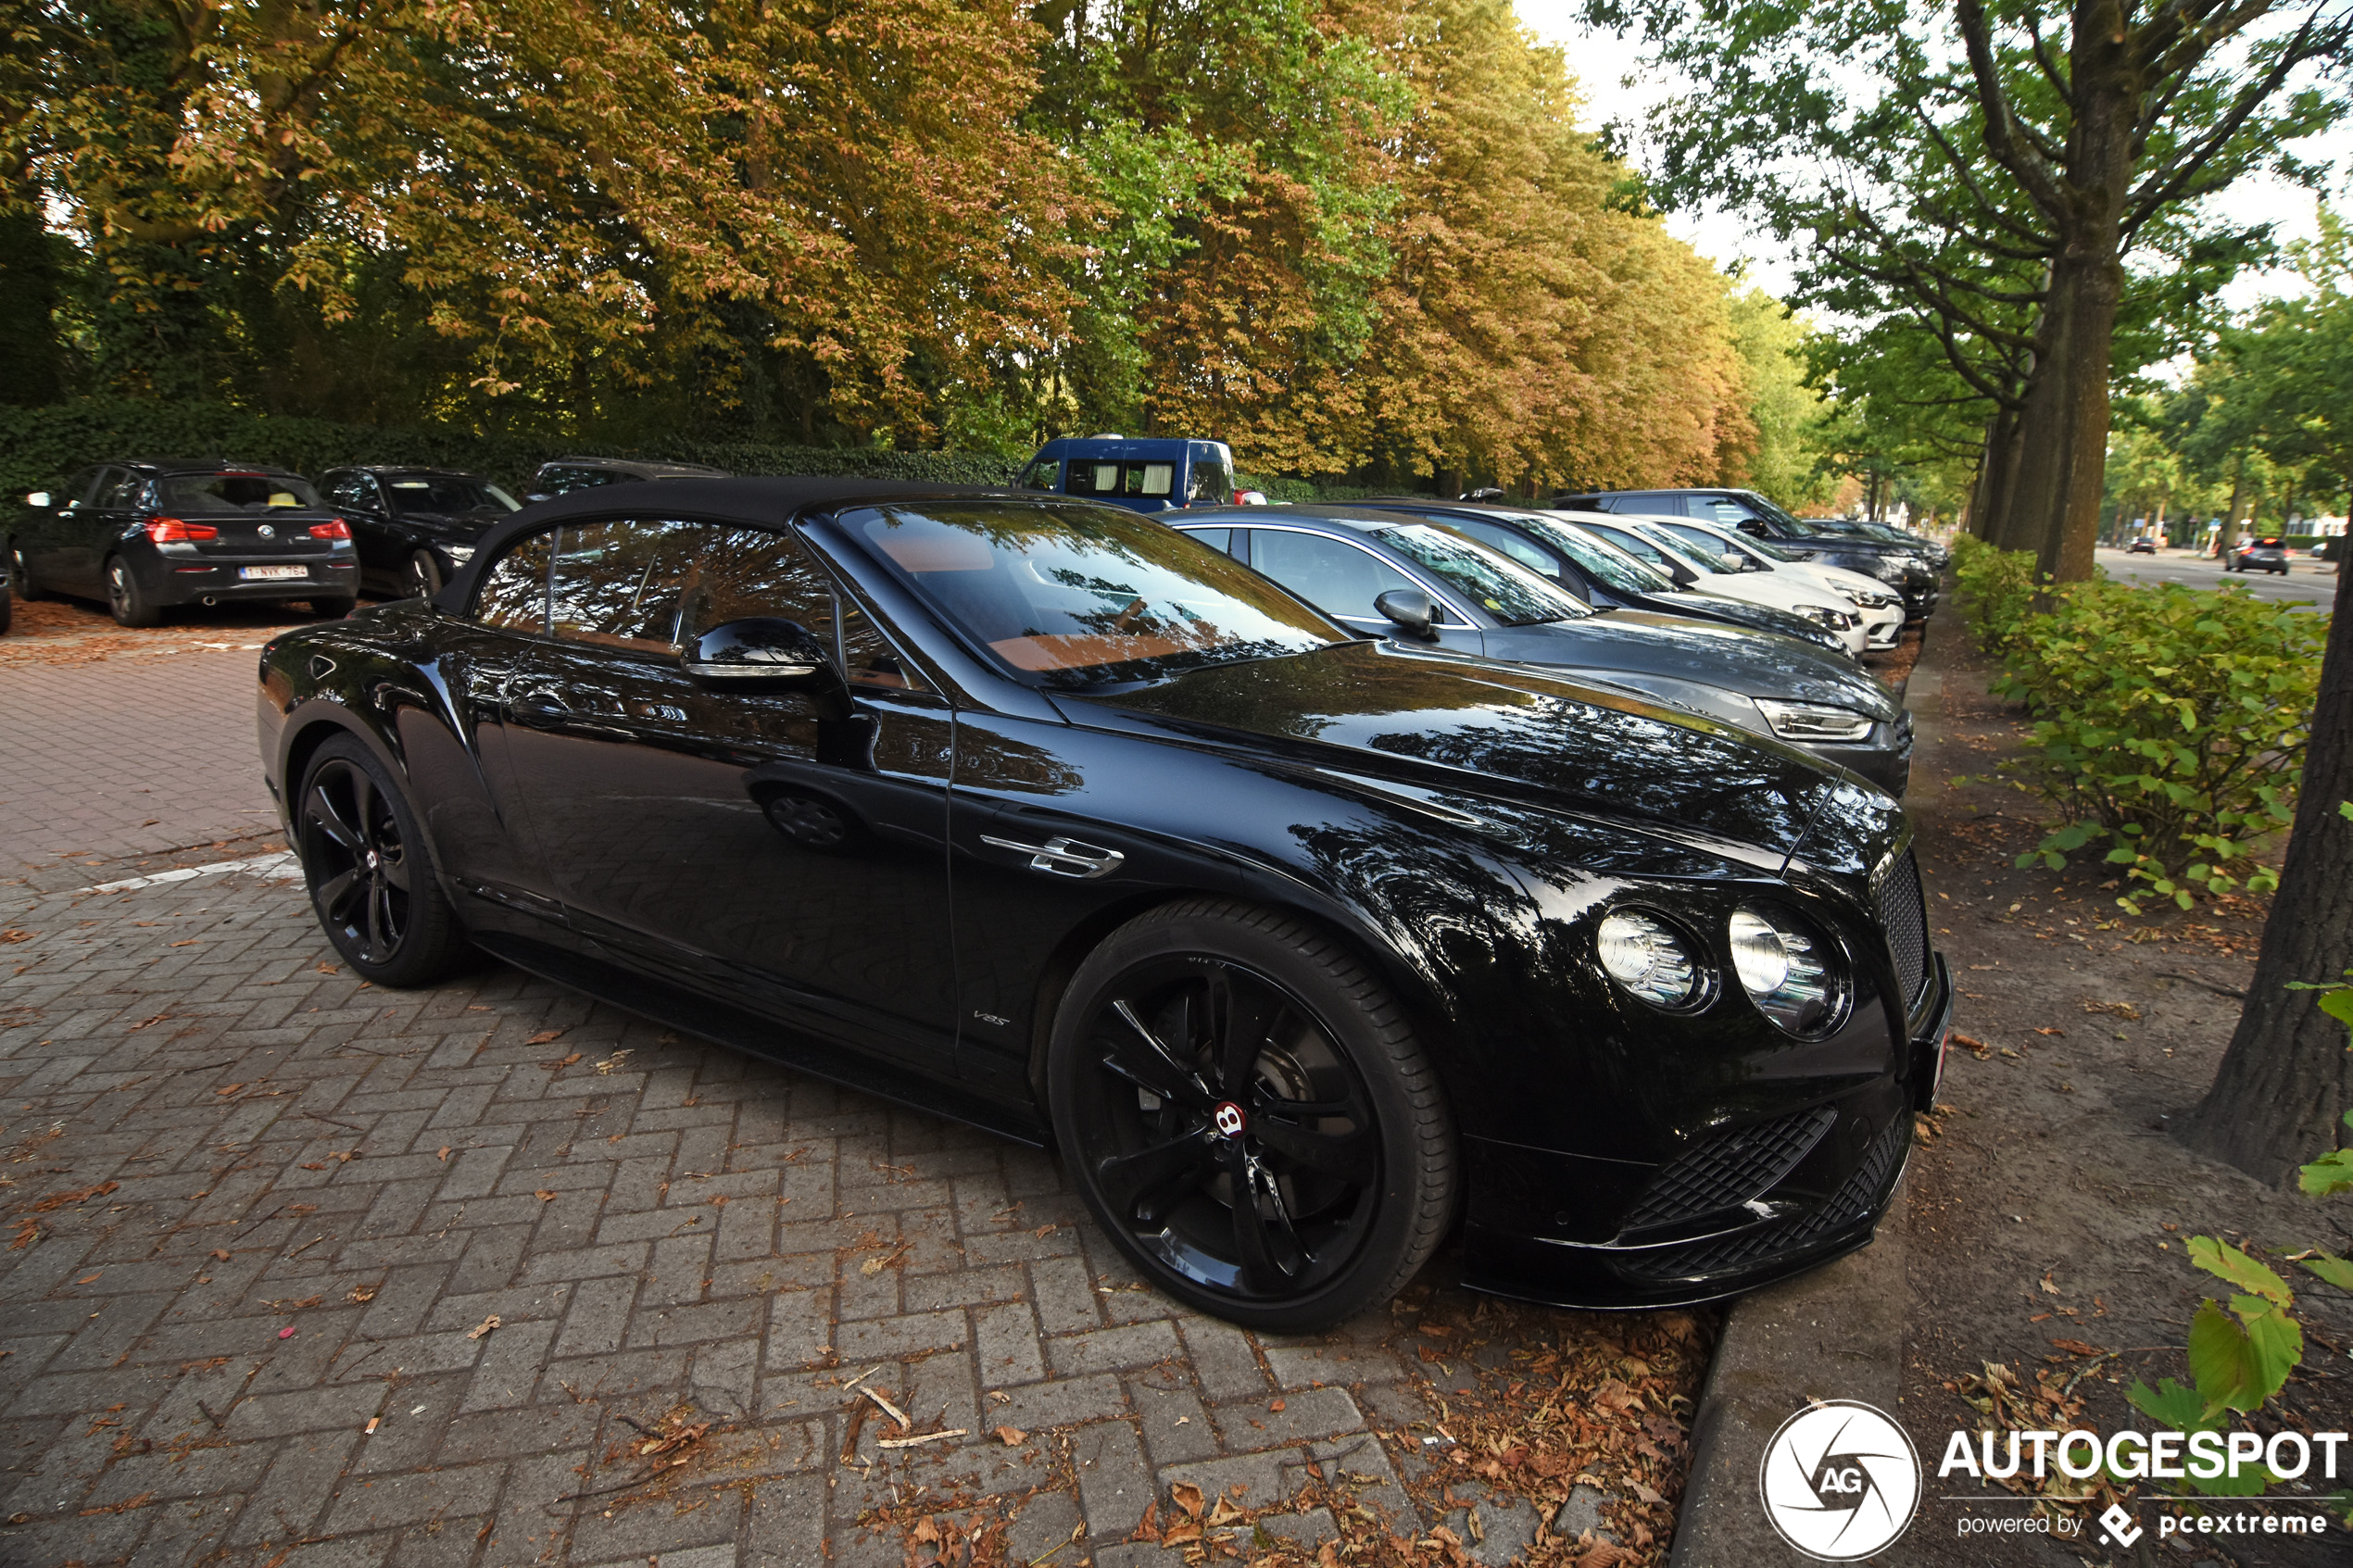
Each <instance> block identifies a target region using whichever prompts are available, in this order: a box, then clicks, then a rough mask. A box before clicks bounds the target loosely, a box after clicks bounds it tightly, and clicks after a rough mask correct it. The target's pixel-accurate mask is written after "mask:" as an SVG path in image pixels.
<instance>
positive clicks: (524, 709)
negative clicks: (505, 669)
mask: <svg viewBox="0 0 2353 1568" xmlns="http://www.w3.org/2000/svg"><path fill="white" fill-rule="evenodd" d="M507 706H508V707H509V708H511V709H514V710H515V711H516V712H518V713H547V714H566V713H570V712H571V711H572V704H570V703H568V702H566V701H565V700H564V699H563V696H562V695H561V694H560V693H559V692H556V691H555V690H553V689H552V688H549V687H545V686H543V687H541V688H540V689H539V690H537V691H533V692H525V693H523V694H522V696H510V697H508V698H507Z"/></svg>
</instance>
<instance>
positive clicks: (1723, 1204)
mask: <svg viewBox="0 0 2353 1568" xmlns="http://www.w3.org/2000/svg"><path fill="white" fill-rule="evenodd" d="M1837 1120H1838V1111H1837V1110H1835V1109H1834V1108H1832V1107H1831V1106H1827V1105H1825V1106H1818V1107H1816V1108H1815V1109H1814V1110H1806V1111H1801V1112H1799V1113H1798V1114H1797V1115H1795V1116H1782V1117H1778V1118H1776V1119H1775V1120H1773V1121H1770V1122H1759V1123H1756V1124H1755V1126H1753V1127H1743V1128H1741V1129H1740V1130H1739V1131H1738V1132H1732V1133H1726V1134H1725V1135H1723V1136H1721V1137H1715V1138H1710V1139H1708V1140H1707V1141H1706V1142H1705V1143H1703V1144H1701V1145H1700V1146H1699V1147H1698V1148H1692V1149H1689V1150H1687V1151H1685V1152H1684V1154H1683V1155H1682V1156H1681V1157H1680V1158H1679V1159H1676V1160H1671V1161H1669V1162H1668V1163H1667V1164H1666V1165H1664V1166H1662V1167H1661V1168H1660V1169H1659V1171H1658V1173H1657V1174H1655V1175H1654V1176H1652V1177H1651V1180H1650V1185H1648V1186H1646V1187H1644V1188H1643V1189H1642V1197H1641V1198H1638V1199H1636V1200H1635V1204H1634V1208H1633V1210H1632V1211H1631V1212H1630V1213H1629V1214H1628V1215H1627V1216H1626V1228H1627V1229H1629V1230H1636V1229H1642V1228H1644V1227H1647V1226H1650V1225H1666V1224H1673V1223H1675V1222H1677V1221H1679V1220H1691V1219H1696V1218H1698V1217H1699V1216H1701V1215H1703V1214H1713V1213H1716V1212H1718V1211H1719V1210H1725V1209H1732V1208H1737V1207H1738V1206H1739V1205H1741V1204H1743V1203H1745V1202H1747V1201H1748V1200H1749V1199H1750V1198H1757V1197H1761V1196H1763V1195H1764V1193H1766V1192H1767V1191H1768V1190H1769V1189H1770V1188H1771V1186H1772V1185H1773V1184H1774V1183H1775V1182H1778V1181H1780V1179H1781V1178H1782V1177H1783V1176H1786V1175H1788V1174H1789V1173H1790V1172H1791V1171H1792V1170H1793V1169H1795V1168H1796V1165H1797V1162H1798V1161H1799V1160H1803V1159H1805V1158H1806V1155H1807V1154H1808V1153H1810V1152H1811V1151H1812V1149H1813V1148H1814V1146H1815V1145H1816V1144H1818V1143H1819V1142H1821V1141H1822V1135H1823V1134H1824V1133H1827V1132H1829V1131H1830V1130H1831V1124H1832V1123H1835V1122H1836V1121H1837Z"/></svg>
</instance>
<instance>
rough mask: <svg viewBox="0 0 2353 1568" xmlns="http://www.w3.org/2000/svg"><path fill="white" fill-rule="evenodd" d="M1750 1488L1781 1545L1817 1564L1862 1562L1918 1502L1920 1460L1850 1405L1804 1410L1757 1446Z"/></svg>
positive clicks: (1865, 1411) (1900, 1529) (1876, 1415)
mask: <svg viewBox="0 0 2353 1568" xmlns="http://www.w3.org/2000/svg"><path fill="white" fill-rule="evenodd" d="M1757 1487H1758V1489H1759V1490H1760V1491H1761V1492H1762V1493H1763V1494H1764V1499H1765V1516H1766V1517H1767V1518H1768V1519H1769V1520H1771V1521H1772V1522H1773V1528H1774V1529H1776V1530H1778V1531H1780V1535H1781V1539H1783V1540H1785V1541H1787V1542H1789V1544H1790V1545H1792V1546H1793V1547H1795V1548H1796V1549H1798V1550H1800V1551H1802V1552H1804V1553H1805V1554H1806V1556H1808V1557H1811V1558H1814V1559H1816V1560H1818V1561H1819V1562H1854V1561H1855V1560H1856V1559H1857V1558H1863V1557H1869V1556H1870V1555H1871V1554H1872V1553H1873V1552H1875V1551H1878V1550H1880V1549H1881V1548H1883V1547H1885V1546H1886V1545H1887V1544H1888V1543H1889V1542H1890V1541H1892V1540H1894V1538H1895V1537H1898V1536H1900V1535H1902V1534H1903V1533H1904V1530H1905V1527H1906V1525H1908V1524H1911V1522H1912V1514H1913V1513H1914V1512H1915V1511H1916V1510H1918V1509H1919V1502H1920V1456H1919V1453H1918V1452H1917V1451H1916V1450H1915V1449H1913V1447H1912V1439H1911V1437H1910V1436H1908V1435H1906V1432H1905V1431H1904V1429H1903V1428H1902V1427H1900V1426H1898V1425H1896V1424H1895V1423H1894V1421H1893V1420H1891V1419H1890V1418H1889V1417H1888V1416H1887V1415H1885V1414H1884V1413H1882V1412H1881V1411H1877V1410H1874V1409H1873V1408H1872V1407H1870V1406H1869V1405H1866V1404H1862V1403H1860V1402H1858V1401H1856V1400H1854V1399H1831V1400H1829V1401H1827V1402H1826V1403H1823V1404H1818V1405H1813V1406H1809V1407H1808V1408H1806V1409H1805V1410H1802V1411H1798V1412H1797V1413H1796V1414H1795V1415H1793V1416H1791V1417H1790V1418H1789V1419H1788V1420H1787V1421H1785V1422H1783V1423H1781V1429H1780V1431H1778V1432H1776V1433H1774V1434H1773V1440H1772V1441H1771V1442H1769V1443H1768V1444H1766V1445H1765V1462H1764V1463H1763V1464H1762V1465H1761V1466H1759V1467H1758V1471H1757Z"/></svg>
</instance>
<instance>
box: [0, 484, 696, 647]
mask: <svg viewBox="0 0 2353 1568" xmlns="http://www.w3.org/2000/svg"><path fill="white" fill-rule="evenodd" d="M719 477H724V475H722V474H721V472H720V470H717V469H708V468H698V467H695V466H693V465H691V464H686V463H646V462H635V461H627V460H623V459H619V458H559V459H557V460H555V461H553V462H548V463H544V464H542V465H541V466H540V469H539V471H538V473H537V474H536V475H535V477H534V480H533V482H532V485H531V488H530V492H529V495H528V499H530V500H533V501H545V500H549V499H552V498H553V497H555V496H557V495H568V494H570V493H572V492H574V491H577V490H584V489H595V488H598V487H601V486H604V485H610V484H623V483H636V482H641V481H647V480H661V479H711V478H719ZM321 492H324V494H323V495H322V494H321ZM522 505H523V503H522V502H520V501H517V500H516V499H515V498H514V497H513V496H512V495H509V494H508V493H507V492H506V491H504V490H502V489H500V488H499V487H498V486H497V484H495V483H491V482H490V481H489V480H487V479H484V478H483V477H482V476H480V475H478V474H470V473H459V472H453V471H450V470H443V469H432V468H418V467H399V466H362V467H356V468H341V469H332V470H328V471H327V472H326V473H324V474H321V476H320V481H319V484H318V485H317V486H316V487H315V488H314V487H313V486H312V485H311V483H310V482H309V481H308V480H307V479H305V478H304V477H303V476H302V475H300V474H298V473H293V472H290V471H289V470H284V469H281V468H275V467H271V466H270V465H268V464H263V463H232V462H222V461H219V460H179V461H174V460H161V459H126V460H123V461H120V462H110V463H97V464H94V465H92V466H91V467H89V468H86V469H83V470H81V471H80V472H78V473H76V474H74V475H73V476H72V477H71V478H69V479H68V480H66V481H64V482H63V483H59V484H58V485H57V486H56V487H55V488H54V489H49V490H36V491H34V492H32V493H31V494H30V495H27V496H26V497H25V498H24V504H23V506H22V508H20V509H19V516H18V518H17V521H16V522H15V524H14V526H13V528H12V529H11V530H10V536H9V537H8V538H7V539H6V541H5V542H6V546H7V549H6V552H5V553H6V558H7V560H6V566H7V569H8V571H9V572H10V574H11V575H12V576H13V577H14V580H15V583H16V587H17V590H18V592H19V593H20V594H22V595H23V596H24V597H26V598H28V599H37V598H44V597H47V596H50V595H56V594H62V595H69V596H77V597H82V598H91V599H99V600H103V601H104V602H105V603H106V605H107V608H108V609H109V610H111V611H112V612H113V614H114V618H115V620H117V621H120V622H121V623H122V624H123V625H125V626H153V625H156V624H157V623H158V622H159V621H161V620H162V619H163V616H164V613H165V612H166V611H167V610H170V609H171V608H175V607H178V606H182V605H199V604H200V605H216V604H234V603H245V602H250V601H255V600H260V601H265V602H283V601H302V602H308V604H309V606H310V608H311V609H312V611H313V612H314V613H315V614H318V615H321V616H328V617H333V616H341V615H347V614H349V613H350V611H351V608H352V606H353V605H354V603H356V602H357V600H358V597H359V594H360V593H361V592H362V591H366V592H371V593H382V594H391V595H395V596H412V595H420V594H430V593H433V592H434V591H435V590H437V589H438V588H439V587H440V586H441V584H442V583H446V582H447V581H448V580H449V578H450V577H451V576H453V575H454V574H455V573H456V572H457V571H459V569H460V568H461V567H463V566H464V565H465V564H466V562H467V561H468V560H469V559H471V558H472V555H473V551H474V548H475V546H476V545H477V544H478V543H479V541H480V540H481V538H482V536H483V534H484V533H486V532H487V531H488V530H489V529H490V528H491V527H492V526H494V525H495V524H497V523H498V522H500V521H503V520H504V519H505V518H506V517H507V516H508V514H510V513H511V512H513V511H516V510H517V509H519V508H521V507H522ZM6 616H7V611H6V608H5V601H0V631H6V629H7V620H6Z"/></svg>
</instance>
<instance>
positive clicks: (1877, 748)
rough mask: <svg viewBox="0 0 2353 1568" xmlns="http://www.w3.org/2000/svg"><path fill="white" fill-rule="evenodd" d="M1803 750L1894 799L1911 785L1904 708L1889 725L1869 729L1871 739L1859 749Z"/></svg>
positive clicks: (1815, 746) (1817, 746) (1825, 746)
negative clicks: (1836, 766) (1846, 771)
mask: <svg viewBox="0 0 2353 1568" xmlns="http://www.w3.org/2000/svg"><path fill="white" fill-rule="evenodd" d="M1804 749H1805V750H1806V751H1808V752H1810V753H1812V754H1813V755H1814V756H1816V757H1818V758H1820V759H1822V760H1823V761H1825V762H1835V763H1837V764H1838V765H1839V766H1840V767H1842V768H1844V769H1847V770H1849V771H1852V772H1856V773H1859V774H1861V775H1862V776H1863V777H1864V778H1867V779H1869V780H1870V782H1871V783H1873V784H1877V785H1879V787H1880V788H1881V789H1883V790H1885V791H1887V793H1888V794H1890V795H1892V796H1894V797H1895V798H1896V799H1898V800H1901V799H1903V798H1904V792H1905V791H1906V789H1908V788H1910V787H1911V783H1912V715H1911V713H1910V711H1909V710H1908V709H1907V710H1906V711H1905V712H1903V713H1899V714H1898V715H1896V717H1895V718H1894V720H1893V721H1890V722H1887V723H1883V724H1878V725H1875V726H1873V728H1872V730H1871V738H1870V739H1869V742H1867V743H1865V744H1864V745H1861V746H1837V745H1832V744H1830V743H1827V742H1823V743H1815V742H1806V743H1805V744H1804Z"/></svg>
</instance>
